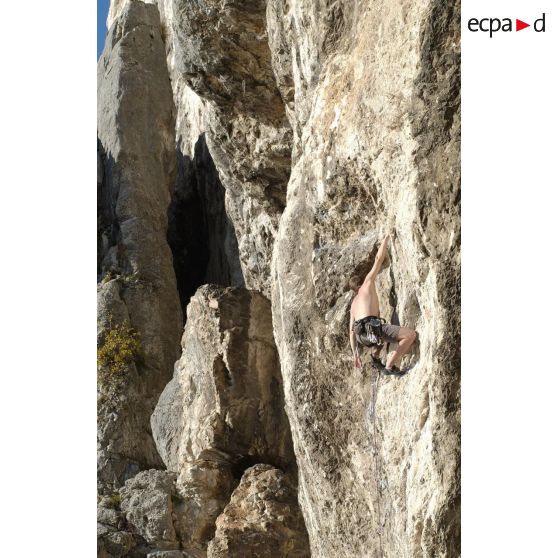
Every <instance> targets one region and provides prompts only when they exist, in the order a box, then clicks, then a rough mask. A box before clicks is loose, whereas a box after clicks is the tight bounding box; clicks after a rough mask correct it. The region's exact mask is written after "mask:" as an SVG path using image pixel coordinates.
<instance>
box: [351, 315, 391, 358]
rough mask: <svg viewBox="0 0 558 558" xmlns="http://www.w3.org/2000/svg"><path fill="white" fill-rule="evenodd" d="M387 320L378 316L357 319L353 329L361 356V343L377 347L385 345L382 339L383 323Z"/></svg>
mask: <svg viewBox="0 0 558 558" xmlns="http://www.w3.org/2000/svg"><path fill="white" fill-rule="evenodd" d="M385 323H386V321H385V320H384V319H383V318H379V317H377V316H367V317H366V318H361V319H360V320H355V322H354V324H353V331H354V332H355V336H356V340H357V344H356V349H357V355H359V356H360V350H359V345H364V346H365V347H377V348H378V349H381V348H382V347H383V346H384V342H383V341H382V325H383V324H385Z"/></svg>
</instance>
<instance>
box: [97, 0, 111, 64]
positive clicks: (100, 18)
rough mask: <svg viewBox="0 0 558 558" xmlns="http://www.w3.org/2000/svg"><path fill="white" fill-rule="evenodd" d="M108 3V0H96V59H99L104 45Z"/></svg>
mask: <svg viewBox="0 0 558 558" xmlns="http://www.w3.org/2000/svg"><path fill="white" fill-rule="evenodd" d="M109 4H110V0H97V60H99V56H101V53H102V52H103V47H104V46H105V35H106V33H107V15H108V9H109Z"/></svg>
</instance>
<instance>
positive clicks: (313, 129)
mask: <svg viewBox="0 0 558 558" xmlns="http://www.w3.org/2000/svg"><path fill="white" fill-rule="evenodd" d="M268 29H269V31H268V33H269V36H270V38H271V39H272V41H271V45H272V46H271V50H272V54H273V63H274V70H275V73H276V75H277V76H278V82H279V83H284V84H286V85H285V87H286V88H287V89H288V88H289V87H290V84H291V83H293V84H294V95H293V97H294V100H293V109H292V111H289V116H290V119H291V123H292V125H293V130H294V132H295V133H294V149H293V153H294V154H295V156H294V158H293V164H292V170H291V176H290V182H289V187H288V191H287V204H286V208H285V210H284V212H283V214H282V218H281V222H280V227H279V232H278V236H277V239H276V242H275V246H274V259H273V277H272V292H273V296H272V298H273V322H274V327H275V337H276V341H277V344H278V349H279V354H280V358H281V370H282V374H283V379H284V384H285V397H286V403H287V413H288V415H289V420H290V422H291V430H292V433H293V440H294V446H295V452H296V455H297V462H298V467H299V478H300V487H299V490H300V502H301V507H302V510H303V513H304V517H305V520H306V525H307V527H308V530H309V535H310V542H311V548H312V554H313V555H315V556H322V557H330V556H347V557H349V556H398V557H399V556H405V557H407V556H409V557H410V556H457V555H459V506H458V498H459V403H458V401H459V357H458V348H459V297H458V294H459V247H460V244H459V241H460V230H459V185H460V183H459V132H460V128H459V124H460V118H459V116H460V113H459V40H460V37H459V8H458V4H456V3H453V2H449V3H446V2H444V3H442V2H428V1H424V2H414V1H413V2H405V1H402V2H360V3H353V4H350V5H347V4H345V5H343V4H340V3H334V2H330V3H329V2H328V3H326V5H325V6H324V5H323V4H318V3H317V2H297V1H292V2H281V1H275V0H271V1H270V2H269V4H268ZM388 232H391V234H392V240H391V243H390V248H389V265H388V266H386V267H385V269H384V271H383V272H382V273H381V275H380V277H379V280H378V289H379V292H380V295H381V312H382V315H383V316H384V317H386V318H387V319H392V320H394V321H399V322H400V323H401V324H405V325H408V326H410V327H413V328H416V329H417V331H418V334H419V342H418V343H417V344H416V346H415V348H414V350H413V352H412V354H411V355H410V358H409V359H408V362H409V363H410V364H414V368H413V369H412V371H411V372H410V373H409V374H408V375H407V376H405V377H404V378H401V379H396V378H392V379H381V380H380V383H379V386H378V394H377V401H376V409H375V420H374V422H373V423H372V422H371V421H370V420H369V419H368V418H367V412H366V410H367V407H368V403H369V400H370V391H371V388H370V386H371V381H372V379H373V377H372V371H371V369H370V368H369V367H367V368H366V369H365V371H364V374H363V375H361V373H360V372H359V371H356V370H354V369H353V367H352V358H351V354H350V348H349V346H348V309H349V303H350V300H351V296H350V294H348V292H347V291H348V287H347V281H348V279H349V277H350V276H351V275H352V274H353V273H354V272H355V271H357V270H362V269H365V268H366V267H369V266H370V265H371V262H372V257H373V255H374V253H375V250H376V249H377V245H378V241H379V240H381V238H382V237H383V235H384V234H386V233H388Z"/></svg>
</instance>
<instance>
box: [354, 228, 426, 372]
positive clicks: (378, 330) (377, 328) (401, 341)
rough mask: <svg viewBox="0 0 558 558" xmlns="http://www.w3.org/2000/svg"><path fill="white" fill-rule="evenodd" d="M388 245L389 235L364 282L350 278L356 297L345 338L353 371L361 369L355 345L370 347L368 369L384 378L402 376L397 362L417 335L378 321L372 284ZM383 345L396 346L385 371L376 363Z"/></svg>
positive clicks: (356, 277)
mask: <svg viewBox="0 0 558 558" xmlns="http://www.w3.org/2000/svg"><path fill="white" fill-rule="evenodd" d="M388 242H389V235H387V236H386V237H385V238H384V240H383V241H382V244H381V245H380V249H379V250H378V253H377V254H376V259H375V261H374V265H373V266H372V269H371V270H370V272H369V273H368V275H366V277H365V278H364V280H363V279H362V277H360V276H358V275H354V276H353V277H351V279H350V280H349V286H350V287H351V289H352V290H353V291H354V292H355V293H356V296H355V297H354V299H353V302H352V304H351V320H350V324H349V337H350V340H351V349H352V350H353V356H354V358H355V366H356V367H357V368H360V367H361V366H362V362H361V359H360V354H359V345H362V346H365V347H372V365H373V366H374V367H375V368H378V369H379V370H380V371H381V372H382V373H383V374H386V375H390V374H391V375H394V376H402V375H403V374H404V373H405V372H402V371H401V370H399V368H398V365H399V362H400V361H401V357H402V356H403V355H404V354H405V353H406V352H407V351H408V350H409V349H410V348H411V345H412V344H413V342H414V341H415V339H416V336H417V334H416V332H415V331H414V330H413V329H409V328H407V327H399V326H397V325H392V324H388V323H385V321H384V320H380V318H379V316H380V303H379V301H378V294H377V293H376V285H375V281H376V276H377V275H378V273H379V272H380V269H381V267H382V263H383V261H384V258H385V257H386V253H387V247H388ZM384 341H388V342H389V343H397V350H396V351H395V352H394V353H393V354H392V355H391V356H390V357H389V358H388V360H387V363H386V366H385V367H384V365H383V364H382V361H381V360H380V351H381V350H382V346H383V343H384Z"/></svg>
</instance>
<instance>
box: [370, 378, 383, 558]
mask: <svg viewBox="0 0 558 558" xmlns="http://www.w3.org/2000/svg"><path fill="white" fill-rule="evenodd" d="M380 375H381V374H380V369H379V368H376V381H375V382H372V386H374V387H373V389H372V393H371V397H370V404H369V412H368V414H369V419H370V420H371V421H372V432H371V434H372V451H373V453H374V478H375V480H376V507H377V508H378V530H377V533H378V540H379V543H380V558H383V556H384V550H383V546H382V531H383V529H382V500H381V496H380V486H381V482H380V468H379V465H378V445H377V443H376V401H377V399H378V388H379V386H380ZM374 384H375V385H374Z"/></svg>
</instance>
